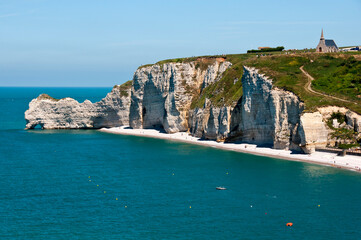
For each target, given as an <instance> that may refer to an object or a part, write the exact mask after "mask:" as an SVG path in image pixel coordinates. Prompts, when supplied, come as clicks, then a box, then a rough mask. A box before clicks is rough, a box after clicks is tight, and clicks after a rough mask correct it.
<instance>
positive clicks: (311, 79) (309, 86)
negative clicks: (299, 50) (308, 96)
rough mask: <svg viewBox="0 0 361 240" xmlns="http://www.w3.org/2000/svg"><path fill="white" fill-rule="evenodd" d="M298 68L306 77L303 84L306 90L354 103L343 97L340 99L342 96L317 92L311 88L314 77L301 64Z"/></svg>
mask: <svg viewBox="0 0 361 240" xmlns="http://www.w3.org/2000/svg"><path fill="white" fill-rule="evenodd" d="M300 70H301V71H302V73H303V74H305V75H306V76H307V79H308V81H307V84H306V85H305V90H306V91H308V92H311V93H314V94H318V95H322V96H325V97H329V98H333V99H336V100H339V101H342V102H348V103H354V102H351V101H348V100H345V99H342V98H338V97H334V96H331V95H327V94H324V93H321V92H317V91H315V90H313V89H312V88H311V84H312V81H313V80H315V79H314V78H313V77H312V76H311V75H310V74H308V72H306V71H305V70H304V69H303V66H301V67H300Z"/></svg>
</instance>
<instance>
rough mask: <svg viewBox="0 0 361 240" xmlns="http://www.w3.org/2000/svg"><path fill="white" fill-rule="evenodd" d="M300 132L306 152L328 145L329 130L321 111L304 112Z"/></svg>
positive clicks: (303, 148)
mask: <svg viewBox="0 0 361 240" xmlns="http://www.w3.org/2000/svg"><path fill="white" fill-rule="evenodd" d="M298 132H299V135H300V138H301V143H300V144H301V147H302V150H303V151H304V152H305V153H312V152H314V151H315V148H318V147H321V148H322V147H326V145H327V140H328V134H329V131H328V129H327V126H326V124H325V122H324V121H323V118H322V114H321V113H320V112H314V113H304V114H302V115H301V118H300V127H299V131H298Z"/></svg>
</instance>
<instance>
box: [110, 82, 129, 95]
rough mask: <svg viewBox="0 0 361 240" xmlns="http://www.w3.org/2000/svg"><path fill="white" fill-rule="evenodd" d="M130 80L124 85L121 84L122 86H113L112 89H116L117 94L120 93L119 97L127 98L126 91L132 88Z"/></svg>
mask: <svg viewBox="0 0 361 240" xmlns="http://www.w3.org/2000/svg"><path fill="white" fill-rule="evenodd" d="M132 83H133V81H132V80H129V81H127V82H125V83H123V84H122V85H115V86H114V88H118V89H119V92H120V96H121V97H128V96H129V94H128V90H129V89H130V88H131V87H132Z"/></svg>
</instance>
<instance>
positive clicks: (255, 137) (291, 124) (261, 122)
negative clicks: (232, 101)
mask: <svg viewBox="0 0 361 240" xmlns="http://www.w3.org/2000/svg"><path fill="white" fill-rule="evenodd" d="M242 86H243V96H242V100H241V101H240V102H239V103H238V104H237V106H236V107H235V109H234V110H233V112H232V117H231V126H230V129H231V131H232V132H231V133H230V137H231V138H230V139H232V140H239V141H243V142H249V143H255V144H258V145H268V146H272V147H274V148H277V149H288V148H290V146H291V148H292V149H295V148H296V149H297V148H298V147H297V144H298V136H297V128H298V125H299V121H300V118H299V117H300V115H301V113H302V111H303V103H302V102H300V100H299V99H298V97H297V96H296V95H295V94H293V93H291V92H288V91H285V90H281V89H277V88H274V87H273V85H272V81H271V80H270V79H268V78H267V77H266V76H264V75H262V74H259V73H258V71H257V70H256V69H253V68H247V67H245V68H244V74H243V77H242Z"/></svg>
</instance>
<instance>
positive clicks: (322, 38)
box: [320, 28, 325, 40]
mask: <svg viewBox="0 0 361 240" xmlns="http://www.w3.org/2000/svg"><path fill="white" fill-rule="evenodd" d="M320 40H325V38H324V37H323V28H322V31H321V38H320Z"/></svg>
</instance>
